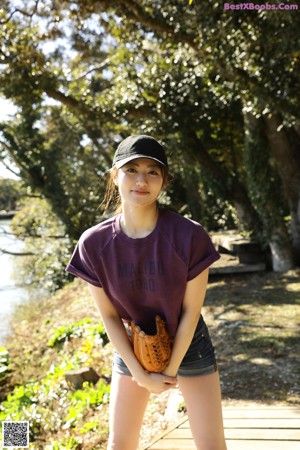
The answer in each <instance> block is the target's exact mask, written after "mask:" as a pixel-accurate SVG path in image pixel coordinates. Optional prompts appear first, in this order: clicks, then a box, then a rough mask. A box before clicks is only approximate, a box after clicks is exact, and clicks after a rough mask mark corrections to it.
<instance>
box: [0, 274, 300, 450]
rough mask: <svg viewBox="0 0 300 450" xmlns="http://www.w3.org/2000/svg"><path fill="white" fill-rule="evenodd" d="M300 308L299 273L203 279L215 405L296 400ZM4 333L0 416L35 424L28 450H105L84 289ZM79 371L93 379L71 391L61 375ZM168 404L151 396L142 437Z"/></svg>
mask: <svg viewBox="0 0 300 450" xmlns="http://www.w3.org/2000/svg"><path fill="white" fill-rule="evenodd" d="M299 304H300V272H299V271H293V272H288V273H285V274H278V273H276V274H275V273H262V274H254V275H238V276H237V275H234V276H226V277H215V276H214V277H211V279H210V284H209V288H208V292H207V297H206V301H205V306H204V310H203V314H204V317H205V320H206V322H207V324H208V326H209V330H210V334H211V336H212V340H213V343H214V345H215V348H216V352H217V357H218V363H219V369H220V376H221V384H222V393H223V399H224V402H244V401H247V402H248V401H252V402H264V403H270V404H274V403H276V404H277V403H278V402H280V403H284V404H287V405H293V404H296V403H298V402H299V385H298V379H299V376H298V374H299V372H300V371H299V369H300V367H299V328H297V326H298V324H299V323H300V305H299ZM11 325H12V333H11V336H10V337H9V338H8V340H7V342H6V345H5V347H6V349H7V350H8V353H9V369H10V371H9V373H8V375H7V376H6V377H4V379H2V382H1V384H2V386H1V396H0V401H2V405H0V413H1V408H2V410H3V409H4V413H3V411H2V414H5V408H4V406H5V405H6V411H7V412H10V414H13V412H14V413H15V414H17V413H16V409H18V414H19V416H18V417H19V419H14V420H28V419H25V418H24V415H25V416H26V414H27V417H28V418H29V419H31V421H32V423H34V424H35V428H34V433H35V434H34V436H33V437H34V441H33V443H32V444H31V447H30V448H31V449H49V450H55V449H56V448H59V449H61V450H64V449H75V450H79V449H80V448H84V449H86V450H92V449H104V448H106V440H107V430H108V423H107V415H108V414H107V413H108V397H109V381H110V374H111V359H112V348H111V345H110V344H109V343H108V344H107V343H106V341H105V338H103V334H101V333H102V331H101V326H99V325H100V320H99V315H98V312H97V310H96V307H95V306H94V303H93V301H92V300H91V298H90V294H89V293H88V291H87V288H86V287H85V285H84V284H83V282H81V281H80V280H76V281H74V283H72V284H70V285H69V286H67V287H65V288H64V289H62V290H60V291H59V292H58V293H56V295H54V296H52V297H51V298H48V299H40V300H38V301H34V302H31V303H29V304H27V305H23V306H20V307H18V308H17V309H16V311H15V314H14V316H13V318H12V324H11ZM5 358H6V357H5ZM5 361H7V359H5ZM82 366H92V367H93V368H94V369H95V370H96V371H97V373H98V374H99V375H100V381H99V382H98V383H97V385H96V386H95V387H93V386H86V387H85V388H84V389H83V390H80V391H74V390H72V389H71V388H70V386H68V384H67V382H66V380H65V378H64V373H65V371H66V370H69V369H73V368H76V367H82ZM5 373H6V372H5ZM13 389H15V392H18V395H16V394H13V395H12V392H13ZM7 395H8V397H7ZM30 396H31V397H30ZM16 397H17V398H16ZM33 398H34V401H32V399H33ZM167 401H168V397H167V396H164V395H163V396H161V397H158V396H153V398H152V400H151V402H150V404H149V408H148V413H146V418H145V426H144V430H145V432H146V429H147V430H151V429H152V433H153V434H154V433H156V434H157V433H158V432H160V429H159V427H161V428H163V427H164V426H166V422H165V420H164V410H165V408H166V405H167ZM5 402H6V403H5ZM22 402H23V403H22ZM181 406H182V405H181ZM22 417H23V419H22ZM150 439H151V435H149V440H150Z"/></svg>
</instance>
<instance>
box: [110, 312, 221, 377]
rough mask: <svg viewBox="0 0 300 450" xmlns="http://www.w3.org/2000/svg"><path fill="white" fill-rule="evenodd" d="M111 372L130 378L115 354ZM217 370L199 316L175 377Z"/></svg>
mask: <svg viewBox="0 0 300 450" xmlns="http://www.w3.org/2000/svg"><path fill="white" fill-rule="evenodd" d="M113 370H114V371H115V372H116V373H119V374H120V375H128V376H131V373H130V371H129V369H128V368H127V366H126V364H125V363H124V361H123V360H122V358H121V357H120V355H119V354H118V353H117V352H115V354H114V361H113ZM217 370H218V368H217V362H216V357H215V349H214V347H213V345H212V342H211V339H210V336H209V332H208V329H207V326H206V323H205V322H204V320H203V317H202V316H201V317H200V319H199V322H198V324H197V327H196V330H195V333H194V336H193V339H192V342H191V344H190V346H189V348H188V350H187V352H186V354H185V356H184V358H183V360H182V362H181V364H180V366H179V369H178V372H177V375H178V376H179V377H194V376H199V375H209V374H211V373H214V372H216V371H217Z"/></svg>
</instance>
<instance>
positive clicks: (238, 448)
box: [149, 439, 299, 450]
mask: <svg viewBox="0 0 300 450" xmlns="http://www.w3.org/2000/svg"><path fill="white" fill-rule="evenodd" d="M226 444H227V450H299V442H289V441H286V442H282V441H280V442H278V441H257V440H254V441H238V440H237V441H226ZM191 449H192V450H195V444H194V442H193V441H186V440H182V439H178V440H176V441H174V440H170V439H163V440H161V441H159V442H156V443H155V444H154V445H153V446H152V447H151V449H150V447H149V450H191Z"/></svg>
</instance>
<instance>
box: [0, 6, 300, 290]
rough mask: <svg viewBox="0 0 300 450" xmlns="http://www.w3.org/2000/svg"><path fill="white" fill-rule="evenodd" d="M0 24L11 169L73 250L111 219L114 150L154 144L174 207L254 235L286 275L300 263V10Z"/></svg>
mask: <svg viewBox="0 0 300 450" xmlns="http://www.w3.org/2000/svg"><path fill="white" fill-rule="evenodd" d="M275 4H279V2H277V1H275ZM0 25H1V27H0V39H1V50H0V61H1V64H0V94H1V96H2V97H4V98H6V99H9V100H10V101H11V102H13V104H14V105H15V106H16V108H17V113H16V115H15V116H14V117H12V118H11V119H8V120H6V121H3V122H2V123H1V124H0V148H1V157H2V158H3V160H4V161H6V162H7V161H11V162H14V164H16V165H17V167H18V170H19V171H20V176H21V178H22V180H23V181H24V183H25V185H26V186H30V189H31V192H32V193H33V194H35V195H36V194H38V195H41V196H42V198H43V199H44V200H43V202H46V203H43V204H44V205H46V204H47V206H46V211H49V208H50V210H51V214H54V215H55V216H56V221H57V223H58V224H59V225H58V228H59V231H58V232H57V234H58V235H59V236H60V235H62V234H63V235H65V237H66V239H67V240H68V244H69V247H68V245H67V244H66V243H64V245H65V248H66V249H67V248H68V251H69V249H70V248H72V247H73V246H74V243H75V242H76V241H77V239H78V237H79V235H80V234H81V232H82V231H83V230H84V229H86V228H87V227H88V226H90V225H93V224H95V222H96V221H98V220H99V219H100V217H101V209H99V208H98V206H99V203H100V202H101V199H102V196H103V189H104V185H105V177H103V175H104V174H105V173H106V171H107V169H108V168H109V167H110V166H111V161H112V156H113V152H114V150H115V148H116V146H117V144H118V142H120V140H121V139H123V138H124V137H126V136H127V135H128V134H135V133H138V134H139V133H147V134H151V135H154V136H155V137H156V138H157V139H159V140H161V141H162V142H163V143H164V144H165V146H166V149H167V153H168V156H169V157H170V160H171V170H172V172H173V173H174V175H175V181H174V183H173V184H172V185H171V186H170V187H169V188H168V191H167V193H166V196H165V201H166V202H167V203H168V204H169V205H170V206H171V207H172V208H174V209H176V210H178V211H180V212H181V213H184V214H187V215H189V216H192V217H193V218H194V219H196V220H199V221H200V222H202V223H203V225H204V226H206V227H207V228H208V229H209V230H215V229H219V228H226V227H227V228H228V227H230V228H232V227H233V226H234V227H238V228H239V229H241V230H246V231H247V232H249V233H250V234H253V235H254V236H255V237H256V238H259V239H260V241H261V242H262V244H263V245H265V246H269V247H270V250H271V254H272V262H273V268H274V270H276V271H284V270H288V269H290V268H292V267H295V265H297V264H299V255H300V224H299V222H300V217H299V209H300V207H299V196H300V190H299V185H300V128H299V110H300V108H299V95H298V94H299V88H300V86H299V73H300V71H299V65H300V64H299V45H298V43H299V33H300V31H299V30H300V26H299V14H298V12H297V11H294V10H290V11H287V10H284V11H282V10H278V11H276V10H275V11H274V10H272V11H270V10H258V9H256V10H253V11H228V10H224V8H223V2H219V1H215V0H208V1H206V2H199V1H193V2H188V1H182V0H167V1H156V2H153V1H150V0H141V1H136V0H119V1H115V0H111V1H107V0H96V1H95V0H88V1H86V0H85V1H83V0H76V1H75V0H69V1H60V2H58V1H56V0H29V1H28V2H26V3H24V2H19V1H18V0H4V1H2V8H1V11H0ZM38 201H39V200H38ZM33 203H35V201H33V202H32V211H31V212H30V211H29V210H28V206H25V208H27V212H28V213H29V214H33V215H35V214H36V210H37V209H40V210H41V202H40V201H39V203H36V206H35V207H33ZM47 208H48V209H47ZM47 214H48V213H47V212H46V213H45V215H46V216H47ZM47 217H48V216H47ZM15 222H18V218H16V219H15ZM21 222H22V225H21V226H23V227H24V222H23V218H22V219H21ZM47 223H48V222H47ZM16 226H17V225H16ZM28 226H30V227H31V230H32V229H33V228H32V227H33V226H35V224H34V219H30V220H29V222H28V223H27V225H26V226H25V228H26V227H27V230H28ZM43 227H45V228H47V232H48V231H49V232H51V233H52V231H50V230H48V225H47V226H45V224H44V225H43ZM50 228H51V226H50ZM52 235H53V233H52ZM57 246H58V247H61V245H60V244H58V245H57ZM68 251H66V252H65V254H64V255H60V256H59V257H58V258H57V260H60V261H63V260H64V262H62V264H61V267H63V264H64V263H65V260H66V257H67V256H66V255H67V253H68ZM51 252H53V249H51ZM48 253H49V254H50V251H49V252H48ZM51 266H52V264H51ZM51 270H52V269H51ZM58 271H59V270H58ZM61 273H62V272H61ZM62 282H64V280H62V281H59V280H57V282H55V283H54V286H60V285H61V283H62Z"/></svg>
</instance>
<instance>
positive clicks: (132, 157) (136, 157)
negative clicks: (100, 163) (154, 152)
mask: <svg viewBox="0 0 300 450" xmlns="http://www.w3.org/2000/svg"><path fill="white" fill-rule="evenodd" d="M138 158H147V159H153V160H154V161H157V162H158V163H159V164H161V165H162V166H165V167H166V165H165V164H164V163H163V162H162V161H160V160H159V159H157V158H152V156H146V155H132V156H129V157H128V158H124V159H121V161H116V162H115V163H114V166H115V167H116V168H117V169H120V168H121V167H122V166H125V164H127V163H129V162H130V161H133V160H134V159H138Z"/></svg>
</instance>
